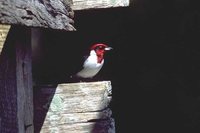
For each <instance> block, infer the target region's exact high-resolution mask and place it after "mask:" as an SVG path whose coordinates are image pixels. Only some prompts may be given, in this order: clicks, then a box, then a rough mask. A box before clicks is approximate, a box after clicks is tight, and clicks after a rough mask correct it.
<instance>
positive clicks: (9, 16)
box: [0, 0, 76, 31]
mask: <svg viewBox="0 0 200 133" xmlns="http://www.w3.org/2000/svg"><path fill="white" fill-rule="evenodd" d="M73 16H74V13H73V10H72V9H71V5H70V0H23V1H21V0H0V23H2V24H16V25H25V26H31V27H44V28H52V29H61V30H67V31H75V30H76V29H75V28H74V26H73V23H74V21H73Z"/></svg>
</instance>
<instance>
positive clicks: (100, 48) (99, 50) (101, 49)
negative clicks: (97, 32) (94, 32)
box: [90, 43, 112, 63]
mask: <svg viewBox="0 0 200 133" xmlns="http://www.w3.org/2000/svg"><path fill="white" fill-rule="evenodd" d="M111 49H112V48H111V47H109V46H108V45H106V44H103V43H97V44H94V45H92V46H91V48H90V50H94V51H95V52H96V55H97V57H98V63H101V61H102V60H103V57H104V53H105V51H108V50H111Z"/></svg>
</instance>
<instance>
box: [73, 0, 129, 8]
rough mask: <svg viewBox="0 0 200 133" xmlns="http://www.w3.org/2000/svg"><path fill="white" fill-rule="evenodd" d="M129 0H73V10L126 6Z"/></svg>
mask: <svg viewBox="0 0 200 133" xmlns="http://www.w3.org/2000/svg"><path fill="white" fill-rule="evenodd" d="M127 6H129V0H73V5H72V9H73V10H86V9H98V8H112V7H127Z"/></svg>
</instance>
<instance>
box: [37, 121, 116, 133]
mask: <svg viewBox="0 0 200 133" xmlns="http://www.w3.org/2000/svg"><path fill="white" fill-rule="evenodd" d="M40 133H115V121H114V119H112V118H110V119H106V120H101V121H97V122H87V123H75V124H68V125H67V124H63V125H59V126H51V125H49V127H45V128H43V129H42V130H41V131H40Z"/></svg>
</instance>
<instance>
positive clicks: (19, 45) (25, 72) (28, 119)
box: [15, 27, 33, 133]
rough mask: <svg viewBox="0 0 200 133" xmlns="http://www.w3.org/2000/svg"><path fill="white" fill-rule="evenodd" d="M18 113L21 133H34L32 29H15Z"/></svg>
mask: <svg viewBox="0 0 200 133" xmlns="http://www.w3.org/2000/svg"><path fill="white" fill-rule="evenodd" d="M15 31H16V32H15V34H19V35H18V38H17V40H16V44H15V45H16V77H17V88H16V89H17V111H18V126H19V133H33V88H32V63H31V62H32V61H31V58H32V57H31V29H30V28H26V27H24V28H23V27H15Z"/></svg>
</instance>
